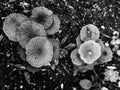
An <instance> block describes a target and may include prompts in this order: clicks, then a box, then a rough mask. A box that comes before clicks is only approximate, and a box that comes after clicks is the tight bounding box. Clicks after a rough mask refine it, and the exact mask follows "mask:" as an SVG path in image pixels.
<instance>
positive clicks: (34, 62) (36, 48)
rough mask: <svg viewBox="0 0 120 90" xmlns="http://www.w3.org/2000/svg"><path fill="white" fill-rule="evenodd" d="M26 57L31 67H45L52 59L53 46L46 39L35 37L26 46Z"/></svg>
mask: <svg viewBox="0 0 120 90" xmlns="http://www.w3.org/2000/svg"><path fill="white" fill-rule="evenodd" d="M26 55H27V62H28V63H29V64H30V65H31V66H33V67H36V68H39V67H42V66H47V65H49V62H50V61H51V60H52V57H53V45H52V44H51V43H50V42H49V40H47V38H46V37H35V38H33V39H31V40H30V42H29V43H28V44H27V45H26Z"/></svg>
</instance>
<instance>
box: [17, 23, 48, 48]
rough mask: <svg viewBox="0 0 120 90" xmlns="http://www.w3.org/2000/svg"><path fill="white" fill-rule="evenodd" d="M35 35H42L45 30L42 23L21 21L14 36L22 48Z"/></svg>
mask: <svg viewBox="0 0 120 90" xmlns="http://www.w3.org/2000/svg"><path fill="white" fill-rule="evenodd" d="M36 36H41V37H44V36H46V32H45V30H44V28H43V26H42V25H40V24H38V23H36V22H34V21H26V22H23V23H22V24H21V26H20V27H18V29H17V32H16V38H17V40H18V42H19V43H20V45H21V46H22V47H23V48H25V46H26V45H27V44H28V42H29V41H30V40H31V39H32V38H34V37H36Z"/></svg>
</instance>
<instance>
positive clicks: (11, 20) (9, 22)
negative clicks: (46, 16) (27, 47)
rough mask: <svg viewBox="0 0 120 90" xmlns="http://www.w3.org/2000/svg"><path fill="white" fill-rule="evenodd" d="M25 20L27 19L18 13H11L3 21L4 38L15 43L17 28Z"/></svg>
mask: <svg viewBox="0 0 120 90" xmlns="http://www.w3.org/2000/svg"><path fill="white" fill-rule="evenodd" d="M26 20H28V17H27V16H25V15H23V14H20V13H12V14H10V15H8V16H7V17H6V18H5V21H4V22H3V31H4V33H5V34H6V36H7V37H8V38H9V39H10V40H12V41H17V39H16V30H17V27H19V26H20V25H21V23H22V22H24V21H26Z"/></svg>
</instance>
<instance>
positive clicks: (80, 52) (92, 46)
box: [71, 24, 112, 71]
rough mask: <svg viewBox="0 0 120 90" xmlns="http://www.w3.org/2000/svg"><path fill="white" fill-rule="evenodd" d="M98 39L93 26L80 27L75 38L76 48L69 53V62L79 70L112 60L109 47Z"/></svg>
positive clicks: (96, 30)
mask: <svg viewBox="0 0 120 90" xmlns="http://www.w3.org/2000/svg"><path fill="white" fill-rule="evenodd" d="M99 37H100V32H99V30H98V28H97V27H96V26H95V25H93V24H88V25H85V26H83V27H82V29H81V31H80V34H79V35H78V37H77V38H76V44H77V48H76V49H74V50H73V51H72V52H71V60H72V62H73V65H74V66H75V68H77V69H80V70H81V69H82V70H83V69H87V67H89V66H90V67H92V66H93V68H94V65H96V64H103V63H107V62H109V61H111V60H112V51H111V49H110V47H108V46H105V45H104V44H103V42H102V40H101V39H99ZM88 69H89V68H88ZM91 69H92V68H91ZM82 70H81V71H82ZM83 71H84V70H83Z"/></svg>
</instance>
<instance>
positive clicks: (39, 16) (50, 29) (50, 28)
mask: <svg viewBox="0 0 120 90" xmlns="http://www.w3.org/2000/svg"><path fill="white" fill-rule="evenodd" d="M31 19H32V20H33V21H35V22H37V23H40V24H41V25H43V27H44V29H45V30H46V32H47V34H49V35H51V34H54V33H56V32H58V30H59V28H60V19H59V18H58V16H57V15H54V14H53V13H52V11H51V10H49V9H47V8H45V7H36V8H34V9H33V10H32V15H31Z"/></svg>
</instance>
